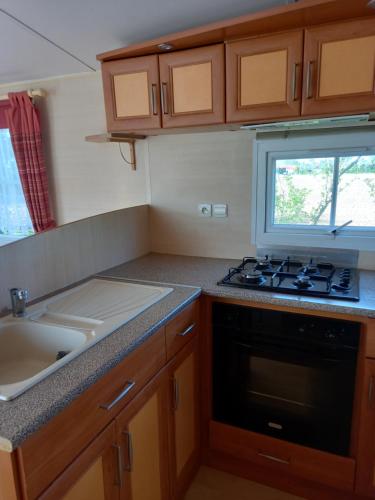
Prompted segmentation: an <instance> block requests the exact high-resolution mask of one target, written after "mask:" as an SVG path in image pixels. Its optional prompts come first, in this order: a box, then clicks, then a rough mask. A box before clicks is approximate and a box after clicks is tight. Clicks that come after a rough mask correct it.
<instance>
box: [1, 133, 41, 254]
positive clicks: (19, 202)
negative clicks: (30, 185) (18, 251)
mask: <svg viewBox="0 0 375 500" xmlns="http://www.w3.org/2000/svg"><path fill="white" fill-rule="evenodd" d="M33 233H34V231H33V226H32V223H31V220H30V215H29V211H28V209H27V206H26V201H25V197H24V194H23V191H22V186H21V181H20V177H19V174H18V169H17V164H16V160H15V157H14V153H13V148H12V143H11V140H10V135H9V130H8V129H0V244H1V242H2V241H4V240H7V241H12V240H14V239H17V238H21V237H24V236H28V235H30V234H33Z"/></svg>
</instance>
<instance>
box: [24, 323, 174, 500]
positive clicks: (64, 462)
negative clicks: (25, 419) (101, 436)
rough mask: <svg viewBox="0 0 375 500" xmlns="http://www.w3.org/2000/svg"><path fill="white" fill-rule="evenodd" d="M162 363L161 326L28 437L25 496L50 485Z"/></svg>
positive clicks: (163, 356) (162, 339)
mask: <svg viewBox="0 0 375 500" xmlns="http://www.w3.org/2000/svg"><path fill="white" fill-rule="evenodd" d="M165 362H166V354H165V332H164V328H162V329H160V330H159V331H158V332H156V333H155V334H154V335H152V336H151V337H150V339H149V340H147V341H146V342H145V343H144V344H142V345H141V346H140V347H137V348H136V349H135V350H134V351H133V352H132V353H130V354H129V355H128V356H126V358H124V360H123V361H122V362H121V363H120V364H119V365H117V366H116V367H115V368H114V369H113V370H111V371H110V372H109V373H108V374H107V375H105V376H104V377H102V378H101V379H100V380H99V381H98V382H96V383H95V384H94V385H93V386H92V387H90V388H89V389H88V390H87V391H85V392H84V393H83V394H82V395H81V396H80V397H78V398H77V399H76V400H75V401H73V403H71V404H70V405H69V406H68V407H67V408H66V409H65V410H63V411H62V412H61V413H60V414H59V415H57V416H56V417H55V418H53V419H52V420H51V421H50V422H49V423H48V424H47V425H45V426H43V427H42V428H41V429H40V430H39V431H38V432H37V433H35V434H34V435H32V436H31V437H30V438H29V439H28V440H27V441H26V442H25V443H24V444H23V445H22V446H21V448H20V449H19V457H20V460H21V462H22V466H23V469H24V474H25V482H26V490H27V498H28V499H34V498H36V497H37V496H38V495H39V494H40V493H41V492H42V491H43V490H44V489H45V488H46V487H47V486H48V485H49V484H50V483H52V481H53V480H54V479H55V478H56V477H57V476H58V475H59V474H60V473H61V471H62V470H64V469H65V468H66V467H67V466H68V465H69V464H70V463H71V462H72V461H73V460H74V458H75V457H76V456H78V454H79V453H81V452H82V450H83V449H84V448H85V447H86V446H87V445H88V444H89V443H90V441H91V440H92V439H94V438H95V437H96V436H97V434H98V433H99V432H100V431H101V430H102V429H103V428H104V427H105V426H106V425H107V424H108V423H109V422H110V421H111V420H112V419H113V418H114V417H115V416H116V415H117V414H118V413H119V411H120V410H121V409H122V408H123V407H124V406H125V405H126V404H127V403H128V402H129V401H130V400H131V399H132V398H133V397H134V395H135V394H136V393H137V392H139V390H140V389H141V388H142V387H143V386H144V385H145V384H146V383H147V382H148V381H149V380H150V379H151V378H152V377H153V376H154V375H155V374H156V373H157V372H158V371H159V370H160V369H161V368H162V367H163V366H164V364H165Z"/></svg>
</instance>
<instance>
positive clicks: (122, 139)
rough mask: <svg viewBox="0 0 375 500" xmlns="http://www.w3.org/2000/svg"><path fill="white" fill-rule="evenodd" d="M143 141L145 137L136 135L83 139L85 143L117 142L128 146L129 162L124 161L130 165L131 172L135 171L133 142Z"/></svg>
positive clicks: (105, 135)
mask: <svg viewBox="0 0 375 500" xmlns="http://www.w3.org/2000/svg"><path fill="white" fill-rule="evenodd" d="M143 139H146V136H145V135H137V134H99V135H88V136H86V137H85V141H87V142H98V143H99V142H117V143H119V144H121V143H123V142H125V143H126V144H129V150H130V161H129V162H128V161H127V160H125V161H126V162H127V163H129V164H130V165H131V168H132V170H136V169H137V159H136V156H135V142H136V141H138V140H143ZM121 155H122V152H121ZM122 156H123V155H122Z"/></svg>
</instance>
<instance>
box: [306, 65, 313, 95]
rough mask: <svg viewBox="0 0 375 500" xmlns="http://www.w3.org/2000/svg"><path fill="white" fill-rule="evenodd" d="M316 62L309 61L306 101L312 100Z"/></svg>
mask: <svg viewBox="0 0 375 500" xmlns="http://www.w3.org/2000/svg"><path fill="white" fill-rule="evenodd" d="M313 64H314V61H309V62H308V64H307V76H306V79H307V83H306V99H311V98H312V76H313V71H312V67H313Z"/></svg>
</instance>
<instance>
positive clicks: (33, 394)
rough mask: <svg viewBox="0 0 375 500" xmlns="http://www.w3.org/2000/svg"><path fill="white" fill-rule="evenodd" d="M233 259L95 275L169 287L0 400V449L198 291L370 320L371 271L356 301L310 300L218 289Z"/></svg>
mask: <svg viewBox="0 0 375 500" xmlns="http://www.w3.org/2000/svg"><path fill="white" fill-rule="evenodd" d="M238 262H239V261H238V260H228V259H210V258H202V257H185V256H175V255H159V254H150V255H147V256H145V257H142V258H140V259H136V260H134V261H131V262H128V263H126V264H123V265H120V266H117V267H114V268H112V269H110V270H107V271H104V272H102V273H100V274H101V275H102V276H110V277H113V278H122V279H125V280H130V281H134V282H140V283H142V282H146V283H150V284H160V283H162V284H165V285H167V284H168V285H170V286H172V287H173V288H174V291H173V292H172V293H171V294H169V295H167V296H166V297H165V298H164V299H162V300H161V301H160V302H158V303H157V304H155V305H153V306H151V307H150V308H149V309H147V310H146V311H144V312H143V313H142V314H140V315H139V316H138V317H136V318H135V319H133V320H132V321H130V322H129V323H127V324H126V325H125V326H123V327H121V328H119V329H117V330H116V331H115V332H114V333H112V334H111V335H109V336H108V337H106V338H105V339H103V340H102V341H100V342H99V343H98V344H96V345H94V346H93V347H91V348H90V349H88V350H87V351H85V352H84V353H83V354H81V355H80V356H78V357H77V358H75V359H74V360H72V361H71V362H70V363H68V364H67V365H65V366H64V367H62V368H61V369H60V370H58V371H56V372H55V373H54V374H52V375H51V376H49V377H48V378H46V379H45V380H43V381H42V382H40V383H39V384H37V385H35V386H34V387H33V388H31V389H29V390H28V391H26V392H25V393H24V394H22V395H21V396H19V397H18V398H16V399H14V400H13V401H0V449H4V450H7V451H11V450H12V449H14V448H16V447H17V446H19V445H20V444H21V443H22V442H23V441H24V440H25V439H26V438H27V437H28V436H30V435H31V434H32V433H33V432H35V431H36V430H38V429H39V428H40V427H41V426H42V425H43V424H45V423H47V422H48V421H49V420H50V419H51V418H52V417H53V416H55V415H56V414H57V413H59V412H60V411H61V410H62V409H63V408H65V407H66V406H67V405H68V404H69V403H70V402H71V401H73V400H74V399H75V398H76V397H77V396H79V395H80V394H81V393H82V392H83V391H84V390H85V389H87V388H88V387H89V386H90V385H92V384H93V383H94V382H96V381H97V380H98V379H99V378H100V377H101V376H103V375H104V374H105V373H106V372H108V371H109V370H110V369H111V368H113V367H114V366H115V365H116V364H118V363H119V362H120V361H121V360H122V359H123V358H124V356H126V355H127V354H128V353H129V352H131V351H132V350H133V349H135V348H136V347H137V346H138V345H139V344H141V343H142V342H144V341H145V340H146V339H147V338H148V337H149V336H150V335H152V334H153V333H154V332H155V331H156V330H157V329H158V328H159V327H160V326H161V325H162V324H163V323H165V322H167V321H168V320H169V319H170V318H172V317H173V316H174V315H175V314H177V313H178V311H180V310H181V309H182V308H183V307H184V306H185V305H186V304H188V303H189V302H190V301H192V300H193V299H194V298H196V297H198V296H199V295H200V293H201V291H203V292H204V293H206V294H208V295H212V296H219V297H229V298H235V299H244V300H250V301H252V302H258V303H266V304H276V305H283V306H291V307H296V308H300V309H310V310H320V311H328V312H335V313H342V314H352V315H358V316H362V317H363V316H364V317H373V318H375V272H373V271H361V275H360V295H361V300H360V301H359V302H347V301H338V300H329V299H319V298H309V297H303V296H295V295H285V294H276V293H269V292H258V291H252V290H243V289H236V288H231V287H223V286H218V285H217V284H216V283H217V281H218V280H220V279H221V278H223V277H224V275H225V274H226V272H227V269H228V268H229V267H232V266H235V265H238Z"/></svg>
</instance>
